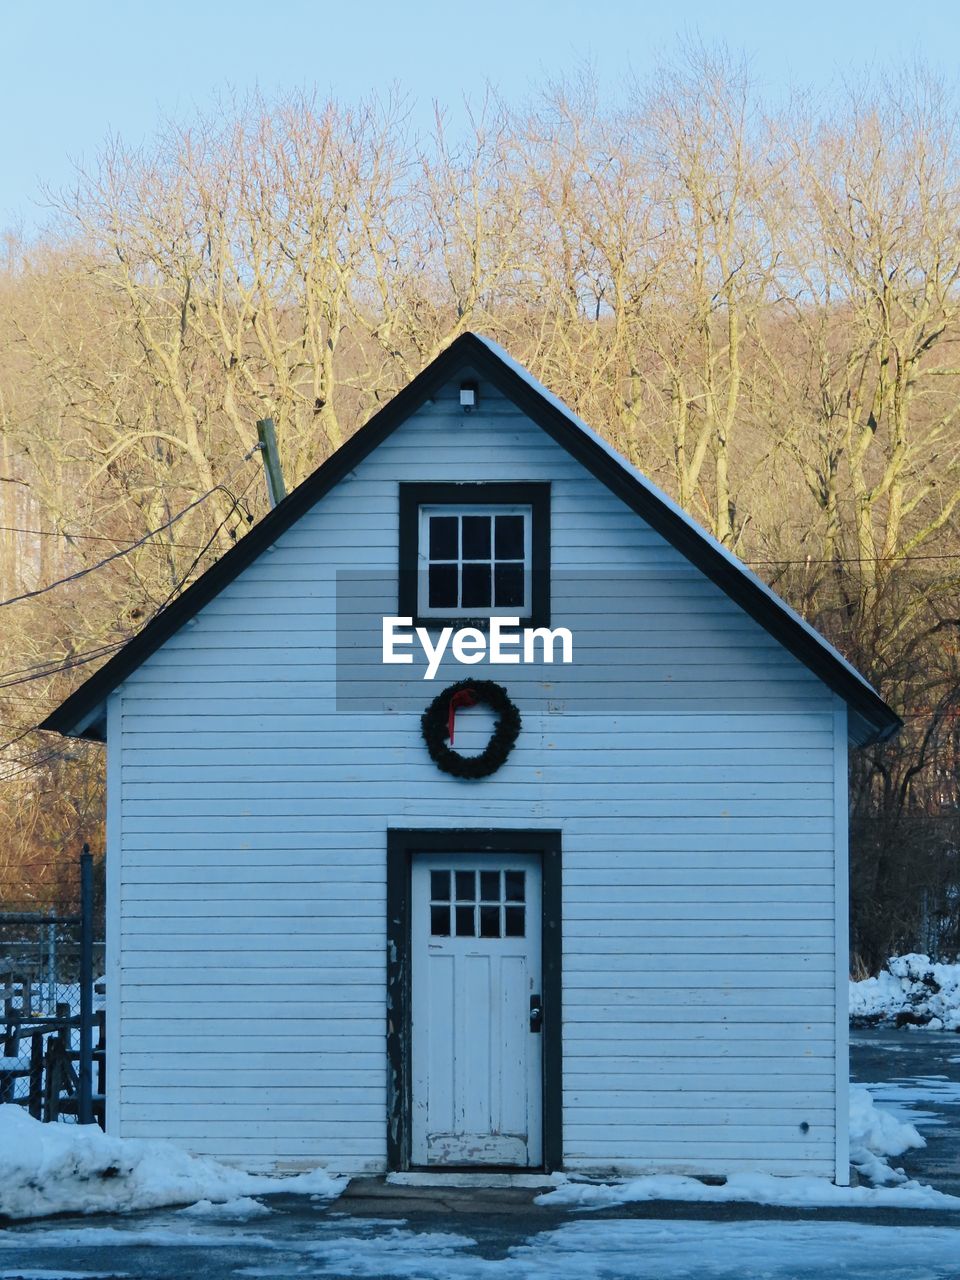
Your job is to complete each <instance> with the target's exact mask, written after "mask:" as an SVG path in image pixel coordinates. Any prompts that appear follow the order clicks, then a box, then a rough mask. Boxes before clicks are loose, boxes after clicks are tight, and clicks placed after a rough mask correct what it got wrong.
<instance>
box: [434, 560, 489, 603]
mask: <svg viewBox="0 0 960 1280" xmlns="http://www.w3.org/2000/svg"><path fill="white" fill-rule="evenodd" d="M430 572H431V573H432V572H433V570H432V569H431V571H430ZM460 603H461V605H462V606H463V608H464V609H489V608H490V566H489V565H488V564H465V565H464V566H463V584H462V587H461V593H460Z"/></svg>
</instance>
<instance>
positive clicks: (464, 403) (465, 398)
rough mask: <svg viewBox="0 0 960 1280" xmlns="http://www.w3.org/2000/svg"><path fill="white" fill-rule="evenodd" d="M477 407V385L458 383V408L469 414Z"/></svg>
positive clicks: (473, 383)
mask: <svg viewBox="0 0 960 1280" xmlns="http://www.w3.org/2000/svg"><path fill="white" fill-rule="evenodd" d="M476 407H477V384H476V383H475V382H461V383H460V408H461V409H462V410H463V412H464V413H470V412H471V411H472V410H473V409H475V408H476Z"/></svg>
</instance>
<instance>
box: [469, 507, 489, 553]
mask: <svg viewBox="0 0 960 1280" xmlns="http://www.w3.org/2000/svg"><path fill="white" fill-rule="evenodd" d="M463 558H464V560H489V559H490V517H489V516H464V517H463Z"/></svg>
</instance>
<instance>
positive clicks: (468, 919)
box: [455, 907, 474, 938]
mask: <svg viewBox="0 0 960 1280" xmlns="http://www.w3.org/2000/svg"><path fill="white" fill-rule="evenodd" d="M455 910H456V913H457V937H458V938H472V937H473V935H474V928H473V907H457V908H455Z"/></svg>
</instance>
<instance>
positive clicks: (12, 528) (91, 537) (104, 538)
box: [0, 524, 200, 551]
mask: <svg viewBox="0 0 960 1280" xmlns="http://www.w3.org/2000/svg"><path fill="white" fill-rule="evenodd" d="M0 533H25V534H30V535H31V536H32V537H35V538H63V539H65V540H66V541H67V542H112V543H114V544H116V543H118V542H122V541H123V539H122V538H111V537H110V536H109V535H108V534H105V533H67V532H66V530H58V529H25V528H22V527H21V526H20V525H15V524H0ZM166 545H167V546H168V547H182V548H184V550H187V551H195V550H196V549H197V547H198V546H199V545H200V544H199V542H168V543H166Z"/></svg>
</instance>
